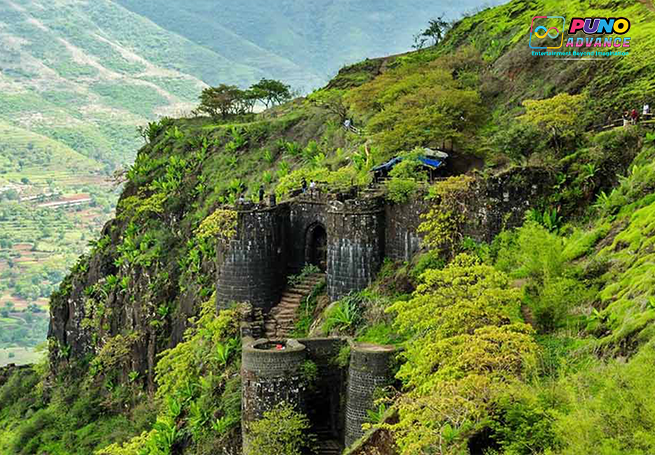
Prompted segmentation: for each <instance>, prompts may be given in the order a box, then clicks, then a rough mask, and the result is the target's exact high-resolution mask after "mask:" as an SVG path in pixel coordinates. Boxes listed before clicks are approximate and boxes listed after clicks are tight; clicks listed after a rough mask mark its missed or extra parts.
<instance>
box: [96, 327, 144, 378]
mask: <svg viewBox="0 0 655 455" xmlns="http://www.w3.org/2000/svg"><path fill="white" fill-rule="evenodd" d="M141 338H142V334H140V333H138V332H137V333H130V334H129V335H126V336H123V335H116V336H115V337H112V338H109V339H108V340H107V341H106V342H105V343H104V345H103V346H102V348H101V349H100V352H98V355H97V356H96V357H95V358H94V359H93V361H92V362H91V367H90V372H91V374H92V375H95V374H110V375H114V374H116V373H117V372H119V371H121V370H122V369H124V368H126V367H128V366H129V365H130V360H131V355H132V350H133V349H134V345H135V344H136V343H138V342H139V340H140V339H141Z"/></svg>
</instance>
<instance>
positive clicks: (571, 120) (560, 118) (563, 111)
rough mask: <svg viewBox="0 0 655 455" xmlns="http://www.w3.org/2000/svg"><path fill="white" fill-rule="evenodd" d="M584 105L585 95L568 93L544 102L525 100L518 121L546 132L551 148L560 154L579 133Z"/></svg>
mask: <svg viewBox="0 0 655 455" xmlns="http://www.w3.org/2000/svg"><path fill="white" fill-rule="evenodd" d="M585 103H586V98H585V95H569V94H568V93H560V94H559V95H556V96H554V97H552V98H548V99H545V100H526V101H524V102H523V106H524V107H525V109H526V112H525V114H524V115H522V116H521V117H519V119H520V120H521V121H523V122H524V123H527V124H530V125H534V126H536V127H538V128H543V129H545V130H546V131H548V133H549V134H550V138H551V140H552V143H553V146H554V147H555V149H556V150H557V151H558V152H562V151H563V148H564V146H565V145H567V142H571V141H573V140H575V139H576V136H577V135H578V134H579V133H580V131H581V128H582V126H583V125H582V123H581V122H580V112H581V111H582V108H583V107H584V105H585Z"/></svg>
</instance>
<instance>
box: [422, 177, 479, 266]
mask: <svg viewBox="0 0 655 455" xmlns="http://www.w3.org/2000/svg"><path fill="white" fill-rule="evenodd" d="M474 181H475V179H474V178H473V177H471V176H469V175H461V176H457V177H450V178H448V179H446V180H444V181H441V182H437V183H435V184H434V185H433V186H432V187H431V188H430V191H429V193H428V196H427V199H428V200H433V201H435V202H436V204H435V205H434V206H433V207H432V208H431V209H430V211H429V212H428V213H426V214H424V215H421V218H422V219H423V222H422V223H421V225H420V226H419V228H418V232H420V233H422V234H423V235H424V242H425V243H426V245H428V246H429V247H431V248H434V249H444V248H450V252H451V254H452V255H454V253H455V248H456V246H457V243H458V242H459V241H460V240H461V239H462V237H463V234H462V229H463V227H464V223H465V221H466V215H467V208H466V203H465V202H464V201H465V200H466V196H467V195H468V194H469V192H470V190H471V186H472V185H473V182H474Z"/></svg>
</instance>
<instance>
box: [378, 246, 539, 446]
mask: <svg viewBox="0 0 655 455" xmlns="http://www.w3.org/2000/svg"><path fill="white" fill-rule="evenodd" d="M422 280H423V283H422V284H421V285H420V286H419V287H418V289H417V290H416V292H415V293H414V295H413V297H412V299H411V300H409V301H406V302H403V301H401V302H397V303H395V304H393V305H392V306H391V307H390V308H389V310H388V311H390V312H392V313H394V314H395V315H396V322H395V324H396V328H397V329H398V331H399V332H400V333H401V334H402V335H404V336H407V337H409V341H408V342H407V344H406V351H405V352H404V353H403V356H404V357H405V358H406V360H407V362H406V363H405V364H404V365H403V366H402V367H401V368H400V371H399V373H398V378H399V379H401V380H402V381H403V384H404V386H405V388H406V389H407V392H406V394H405V395H404V396H403V397H402V398H401V399H400V401H399V403H398V408H399V412H400V422H399V423H398V424H397V425H392V426H391V429H392V430H393V431H394V432H395V434H396V437H397V442H398V445H399V447H400V449H401V452H402V453H403V454H419V453H426V451H428V452H430V451H436V452H437V453H442V454H446V453H452V454H454V453H460V451H461V450H462V449H463V447H464V446H465V444H466V440H467V437H468V436H470V435H471V434H473V433H474V432H475V431H476V430H479V428H480V425H481V424H482V423H483V422H484V420H485V418H486V417H487V416H488V415H489V412H490V407H491V402H492V401H493V399H494V397H496V396H497V395H498V393H499V392H500V391H501V390H502V389H503V388H505V387H506V386H507V384H509V383H512V382H514V381H518V380H520V379H522V378H523V379H524V378H527V377H529V376H530V375H531V373H532V372H533V370H534V368H535V366H536V359H537V345H536V343H535V341H534V340H533V337H532V330H531V329H530V327H529V326H527V325H525V324H522V323H520V322H519V317H518V308H519V305H520V292H519V291H518V290H517V289H511V288H510V287H509V278H508V277H507V276H506V275H504V274H503V273H501V272H499V271H497V270H495V269H494V268H493V267H491V266H488V265H483V264H481V263H480V262H479V260H477V259H475V258H473V257H471V256H469V255H466V254H463V255H460V256H458V257H457V258H455V259H454V260H453V262H452V263H451V264H449V265H448V266H447V267H445V268H444V269H443V270H428V271H427V272H425V273H424V275H423V276H422Z"/></svg>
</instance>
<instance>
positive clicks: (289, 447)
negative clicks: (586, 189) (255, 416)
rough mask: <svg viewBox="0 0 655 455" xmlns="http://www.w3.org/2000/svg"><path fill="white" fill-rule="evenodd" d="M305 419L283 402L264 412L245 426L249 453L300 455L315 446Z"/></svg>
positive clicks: (255, 454) (258, 454) (312, 449)
mask: <svg viewBox="0 0 655 455" xmlns="http://www.w3.org/2000/svg"><path fill="white" fill-rule="evenodd" d="M310 427H311V425H310V423H309V419H307V417H306V416H305V415H304V414H301V413H298V412H297V411H295V410H294V409H293V407H292V406H291V405H289V404H287V403H284V404H281V405H279V406H278V407H277V408H275V409H273V410H272V411H268V412H265V413H264V416H263V418H262V419H260V420H258V421H256V422H253V423H251V424H250V425H249V428H248V430H247V431H248V433H249V436H248V440H249V451H250V453H251V454H252V455H271V454H279V455H303V454H305V453H307V452H313V451H314V449H315V437H314V436H312V434H311V433H310V432H309V430H310Z"/></svg>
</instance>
